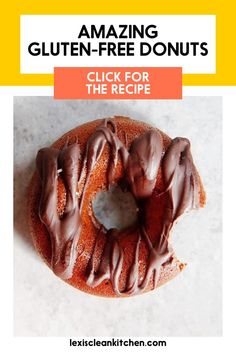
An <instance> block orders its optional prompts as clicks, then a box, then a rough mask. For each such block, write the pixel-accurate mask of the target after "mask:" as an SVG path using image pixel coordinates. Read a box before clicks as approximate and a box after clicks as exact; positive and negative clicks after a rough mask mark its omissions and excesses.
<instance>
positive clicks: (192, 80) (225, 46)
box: [0, 0, 236, 86]
mask: <svg viewBox="0 0 236 354" xmlns="http://www.w3.org/2000/svg"><path fill="white" fill-rule="evenodd" d="M21 14H209V15H216V16H217V17H216V21H217V33H216V36H217V61H216V65H217V66H216V70H217V71H216V74H201V75H199V74H196V75H192V74H188V75H187V74H185V75H184V76H183V85H189V86H191V85H227V86H230V85H236V70H235V64H236V45H235V35H236V30H235V14H236V4H235V3H234V2H233V1H232V0H224V1H219V0H215V1H214V0H156V1H147V0H145V1H138V0H136V1H133V0H130V1H129V0H119V1H102V0H101V1H92V0H90V1H79V0H67V1H66V0H64V1H62V0H51V1H49V0H48V1H46V0H34V1H32V0H31V1H30V0H28V1H26V0H23V1H16V0H8V1H3V4H2V5H1V14H0V31H1V42H0V43H1V44H0V58H1V59H0V60H1V67H0V85H29V86H30V85H32V86H34V85H37V86H39V85H53V75H42V74H38V75H36V74H24V75H21V74H20V58H19V57H20V44H19V37H20V33H19V30H20V28H19V27H20V15H21Z"/></svg>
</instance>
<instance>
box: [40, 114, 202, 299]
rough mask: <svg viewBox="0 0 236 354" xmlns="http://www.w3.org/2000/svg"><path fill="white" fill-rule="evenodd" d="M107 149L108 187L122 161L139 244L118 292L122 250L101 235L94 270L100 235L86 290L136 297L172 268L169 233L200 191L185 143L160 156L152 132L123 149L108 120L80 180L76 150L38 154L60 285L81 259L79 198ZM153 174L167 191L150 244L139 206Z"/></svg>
mask: <svg viewBox="0 0 236 354" xmlns="http://www.w3.org/2000/svg"><path fill="white" fill-rule="evenodd" d="M106 144H108V145H109V147H110V160H109V164H108V174H107V183H108V185H110V184H112V183H114V172H115V170H116V166H117V163H118V160H119V157H120V158H121V161H122V164H123V168H124V176H125V183H126V187H127V188H129V189H130V191H131V192H132V193H133V195H134V197H135V199H136V202H137V205H138V206H139V222H138V225H137V231H138V232H137V241H136V246H135V254H134V259H133V262H132V265H131V267H130V269H129V272H128V275H127V279H126V285H125V288H124V289H122V290H121V289H120V284H119V279H120V275H121V272H122V268H123V262H124V251H123V249H122V247H121V246H120V245H119V241H118V237H116V236H117V234H118V230H115V229H113V230H108V231H106V239H105V242H104V247H103V251H102V255H101V257H100V263H99V264H98V265H97V266H96V267H95V254H96V250H97V248H98V244H99V240H100V237H101V233H100V232H98V235H97V238H96V240H95V242H94V249H93V252H92V255H91V258H90V260H89V263H88V266H87V270H86V278H87V284H88V285H89V286H90V287H97V286H98V285H99V284H101V283H102V282H103V281H107V280H110V282H111V284H112V287H113V290H114V292H115V293H116V294H117V295H122V294H137V293H139V292H142V291H144V290H145V288H146V287H147V286H148V284H149V283H150V281H151V280H152V281H153V288H156V286H157V284H158V280H159V276H160V272H161V267H162V265H163V264H164V263H166V262H171V260H172V255H173V252H172V249H171V246H170V245H169V233H170V231H171V229H172V226H173V224H174V222H175V221H176V219H177V218H178V217H179V216H180V215H182V214H183V213H184V212H185V211H187V210H190V209H193V208H197V207H198V206H199V184H198V181H197V178H196V170H195V166H194V164H193V160H192V156H191V152H190V143H189V141H188V140H187V139H185V138H175V139H173V140H172V142H171V144H170V145H169V147H168V148H167V150H166V151H164V147H163V140H162V136H161V134H160V133H159V132H158V131H157V130H151V129H150V130H148V131H147V132H146V133H144V134H142V135H140V136H138V137H137V138H135V139H134V140H133V142H132V144H131V146H130V148H129V149H128V148H127V147H126V146H125V144H124V143H123V142H122V141H121V140H120V139H119V138H118V135H117V128H116V125H115V123H114V120H112V119H105V120H104V121H103V122H102V124H101V125H100V126H98V127H97V128H96V129H95V131H94V132H93V134H92V135H91V136H90V138H89V139H88V141H87V144H86V149H85V153H84V156H83V163H82V168H81V171H80V175H79V159H80V158H81V156H80V155H81V154H80V148H79V143H73V144H71V145H69V146H64V147H63V149H62V150H59V149H55V148H44V149H41V150H40V151H39V152H38V155H37V169H38V172H39V175H40V179H41V198H40V203H39V217H40V220H41V221H42V222H43V223H44V225H45V226H46V228H47V230H48V233H49V235H50V240H51V245H52V258H51V266H52V269H53V271H54V272H55V274H56V275H58V276H60V277H61V278H63V279H69V278H71V277H72V275H73V268H74V265H75V263H76V260H77V258H78V256H79V255H78V243H79V235H80V228H81V224H82V223H83V221H82V220H81V217H80V215H81V210H82V208H83V200H84V193H85V190H86V187H87V184H88V181H89V178H90V175H91V173H92V171H93V169H94V167H95V165H96V163H97V162H98V161H99V158H100V157H101V155H102V152H103V150H104V147H105V145H106ZM159 169H161V170H162V174H163V180H164V184H165V188H164V191H163V192H161V193H160V195H163V194H164V193H165V194H166V198H167V206H166V210H165V216H164V220H163V225H162V230H161V232H160V234H158V235H156V241H155V243H153V242H151V240H150V237H149V235H148V233H147V231H146V228H145V220H144V218H143V208H144V207H143V205H145V204H144V203H143V201H144V200H145V199H147V198H149V197H150V196H151V195H152V193H153V191H154V189H155V186H156V179H157V174H158V171H159ZM60 170H62V172H61V175H60V176H61V178H62V179H63V181H64V185H65V188H66V204H65V209H64V213H63V215H62V216H59V214H58V211H57V180H58V171H60ZM82 176H85V182H84V185H83V191H82V193H81V195H80V197H79V198H78V197H77V187H78V183H80V182H81V180H82V178H83V177H82ZM142 240H143V241H144V242H145V244H146V247H147V249H148V259H147V265H146V270H145V275H144V276H143V277H142V279H140V275H139V250H140V243H141V241H142Z"/></svg>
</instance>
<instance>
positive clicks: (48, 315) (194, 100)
mask: <svg viewBox="0 0 236 354" xmlns="http://www.w3.org/2000/svg"><path fill="white" fill-rule="evenodd" d="M111 115H127V116H130V117H133V118H135V119H138V120H144V121H147V122H149V123H151V124H153V125H156V126H158V127H159V128H161V129H163V130H164V131H165V132H167V133H168V134H169V135H170V136H171V137H175V136H186V137H188V138H189V139H190V140H191V142H192V152H193V156H194V160H195V163H196V165H197V167H198V169H199V171H200V173H201V176H202V179H203V182H204V185H205V189H206V192H207V206H206V208H205V209H203V210H200V211H198V212H192V213H191V214H188V215H185V216H184V217H183V218H182V219H181V220H180V221H179V223H178V225H176V227H175V230H174V244H175V249H176V252H177V255H178V256H179V258H180V259H181V260H182V261H185V262H187V263H188V267H187V268H186V270H184V272H183V273H182V274H181V275H180V276H178V277H177V278H176V279H174V280H173V281H172V282H170V283H168V284H166V285H165V286H163V287H162V288H160V289H159V290H157V291H154V292H152V293H148V294H145V295H141V296H137V297H131V298H127V299H104V298H99V297H94V296H91V295H87V294H84V293H82V292H80V291H78V290H76V289H74V288H72V287H70V286H69V285H67V284H65V283H64V282H63V281H61V280H60V279H58V278H57V277H55V276H54V275H53V274H52V272H51V271H50V270H49V269H48V268H47V266H46V265H45V264H44V263H43V262H42V261H41V259H40V258H39V256H38V255H37V254H36V252H35V251H34V249H33V247H32V244H31V241H30V237H29V233H28V227H27V220H26V203H27V201H26V188H27V186H28V183H29V180H30V177H31V174H32V171H33V169H34V158H35V155H36V152H37V150H38V149H39V148H41V147H43V146H47V145H48V144H51V143H52V142H53V141H54V140H55V139H57V138H58V137H59V136H60V135H61V134H62V133H64V132H66V131H68V130H69V129H71V128H73V127H74V126H76V125H79V124H81V123H82V122H85V121H87V120H93V119H95V118H101V117H105V116H111ZM221 115H222V100H221V98H220V97H188V98H185V99H183V100H181V101H55V100H53V99H52V98H49V97H16V98H15V100H14V116H15V117H14V122H15V123H14V129H15V166H14V167H15V170H14V171H15V243H14V244H15V247H14V264H15V267H14V268H15V276H14V284H15V286H14V297H15V300H14V316H15V320H14V323H15V335H16V336H158V337H160V336H220V335H221V333H222V332H221V331H222V325H221V315H222V314H221V310H222V309H221V301H222V288H221V287H222V279H221V268H222V258H221V257H222V255H221V251H222V250H221V249H222V235H221V213H222V210H221V198H222V195H221V182H222V181H221V167H222V166H221V163H222V161H221V159H222V146H221V118H222V117H221Z"/></svg>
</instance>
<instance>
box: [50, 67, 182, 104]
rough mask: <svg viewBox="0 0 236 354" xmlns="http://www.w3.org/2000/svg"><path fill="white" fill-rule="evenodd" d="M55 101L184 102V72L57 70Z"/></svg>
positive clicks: (164, 70)
mask: <svg viewBox="0 0 236 354" xmlns="http://www.w3.org/2000/svg"><path fill="white" fill-rule="evenodd" d="M54 98H55V99H181V98H182V68H153V67H151V68H145V67H141V68H133V67H132V68H130V67H127V68H123V67H122V68H120V67H112V68H108V67H105V68H101V67H95V68H94V67H89V68H78V67H76V68H54Z"/></svg>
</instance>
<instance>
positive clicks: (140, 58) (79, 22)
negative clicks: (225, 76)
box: [20, 15, 216, 74]
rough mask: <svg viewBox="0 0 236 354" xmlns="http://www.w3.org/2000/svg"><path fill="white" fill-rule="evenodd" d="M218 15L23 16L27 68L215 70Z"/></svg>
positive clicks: (47, 70) (42, 70) (37, 70)
mask: <svg viewBox="0 0 236 354" xmlns="http://www.w3.org/2000/svg"><path fill="white" fill-rule="evenodd" d="M215 26H216V23H215V16H214V15H22V16H21V30H20V55H21V61H20V64H21V65H20V69H21V73H22V74H24V73H37V74H44V73H45V74H46V73H53V68H54V67H56V66H59V67H63V66H64V67H78V66H79V67H85V66H86V67H88V66H107V67H114V66H121V67H122V66H126V67H127V66H131V67H133V66H145V67H147V66H149V67H182V68H183V73H191V74H193V73H196V74H200V73H204V74H206V73H211V74H212V73H215V62H216V38H215V34H216V28H215Z"/></svg>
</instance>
